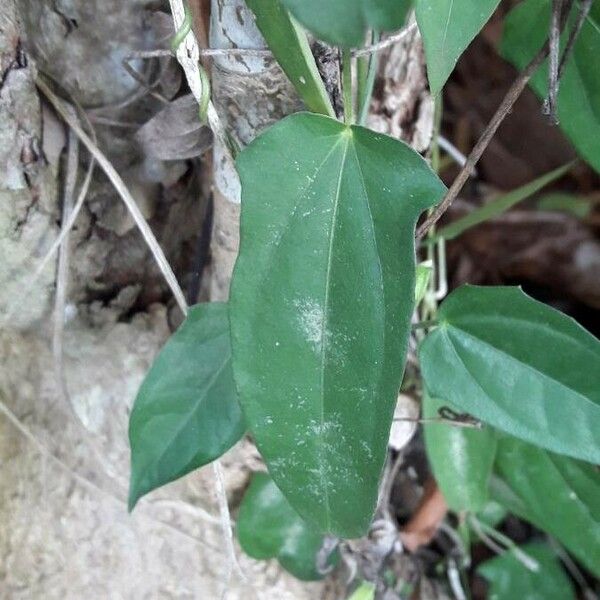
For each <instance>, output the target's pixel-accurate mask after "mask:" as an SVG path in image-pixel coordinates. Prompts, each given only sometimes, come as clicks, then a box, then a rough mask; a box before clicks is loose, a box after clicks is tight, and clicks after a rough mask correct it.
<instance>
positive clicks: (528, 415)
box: [420, 286, 600, 462]
mask: <svg viewBox="0 0 600 600" xmlns="http://www.w3.org/2000/svg"><path fill="white" fill-rule="evenodd" d="M440 319H441V321H442V322H443V325H442V326H441V327H439V328H438V329H436V330H434V331H433V332H431V333H430V334H429V335H428V336H427V338H426V339H425V340H424V342H423V344H422V346H421V351H420V353H421V361H422V368H423V376H424V378H425V380H426V382H427V386H428V388H430V389H431V390H432V393H434V394H436V395H441V394H442V393H443V394H444V395H445V397H446V398H448V400H449V401H450V402H452V404H455V405H456V406H458V407H459V408H460V409H461V410H465V411H467V412H469V413H471V414H472V415H474V416H476V417H477V418H479V419H480V420H482V421H484V422H486V423H489V424H491V425H493V426H494V427H496V428H498V429H500V430H501V431H505V432H506V433H510V434H511V435H515V436H517V437H519V438H521V439H524V440H526V441H529V442H531V443H534V444H538V445H540V446H542V447H544V448H547V449H549V450H552V451H554V452H558V453H562V454H567V455H569V456H573V457H575V458H580V459H583V460H588V461H590V462H598V461H599V460H600V385H599V382H598V379H599V378H600V343H599V341H598V340H597V339H596V338H594V337H593V336H592V335H591V334H590V333H588V332H587V331H585V330H584V329H583V328H582V327H580V326H579V325H578V324H577V323H575V321H573V320H572V319H570V318H568V317H567V316H565V315H563V314H561V313H559V312H558V311H556V310H554V309H552V308H550V307H548V306H546V305H544V304H541V303H539V302H536V301H534V300H533V299H531V298H529V297H528V296H526V295H525V294H524V293H523V292H521V291H520V290H519V289H518V288H502V287H498V288H481V287H476V286H463V287H462V288H459V289H458V290H456V291H455V292H453V293H452V294H451V295H450V296H448V298H447V299H446V301H445V302H444V303H443V304H442V307H441V309H440Z"/></svg>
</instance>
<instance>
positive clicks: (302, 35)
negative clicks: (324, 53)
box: [247, 0, 335, 117]
mask: <svg viewBox="0 0 600 600" xmlns="http://www.w3.org/2000/svg"><path fill="white" fill-rule="evenodd" d="M247 4H248V6H249V7H250V9H251V10H252V12H253V13H254V15H255V16H256V25H257V26H258V28H259V29H260V32H261V33H262V34H263V37H264V38H265V40H266V41H267V44H268V45H269V48H270V49H271V51H272V52H273V54H274V55H275V58H276V59H277V62H278V63H279V64H280V65H281V68H282V69H283V70H284V72H285V74H286V75H287V76H288V78H289V80H290V81H291V82H292V84H293V85H294V87H295V88H296V90H297V91H298V94H299V95H300V97H301V98H302V100H303V101H304V104H305V105H306V108H308V109H309V110H311V111H313V112H317V113H321V114H323V115H329V116H331V117H334V116H335V114H334V112H333V107H332V106H331V101H330V100H329V96H328V95H327V91H326V89H325V84H324V83H323V80H322V79H321V75H320V74H319V71H318V70H317V65H316V63H315V59H314V56H313V54H312V52H311V50H310V45H309V43H308V39H307V36H306V32H305V31H304V30H303V29H302V28H301V27H300V26H299V25H298V24H297V23H296V22H295V20H294V19H293V17H292V16H291V15H290V14H289V13H288V11H287V10H286V9H285V8H284V7H283V5H282V4H281V1H280V0H247Z"/></svg>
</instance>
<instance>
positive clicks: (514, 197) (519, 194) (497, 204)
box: [428, 162, 575, 243]
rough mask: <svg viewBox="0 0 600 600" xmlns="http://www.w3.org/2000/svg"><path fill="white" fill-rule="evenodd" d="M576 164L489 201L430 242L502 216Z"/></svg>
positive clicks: (441, 230) (459, 233) (448, 226)
mask: <svg viewBox="0 0 600 600" xmlns="http://www.w3.org/2000/svg"><path fill="white" fill-rule="evenodd" d="M574 164H575V163H574V162H570V163H568V164H566V165H563V166H562V167H559V168H558V169H554V171H550V172H549V173H546V174H545V175H542V176H541V177H538V178H537V179H534V180H533V181H530V182H529V183H526V184H525V185H524V186H521V187H520V188H517V189H516V190H513V191H511V192H508V194H503V195H501V196H498V197H497V198H494V199H493V200H492V201H491V202H488V203H487V204H485V205H484V206H482V207H480V208H477V209H475V210H474V211H472V212H470V213H469V214H468V215H466V216H464V217H462V218H461V219H457V220H456V221H454V222H452V223H450V224H449V225H446V226H445V227H442V228H441V229H440V230H439V231H438V233H437V235H436V236H435V237H434V238H433V239H431V240H428V243H432V242H435V241H437V240H438V239H439V238H444V239H446V240H453V239H454V238H457V237H458V236H459V235H461V234H463V233H464V232H465V231H467V230H469V229H471V228H472V227H475V226H476V225H479V224H480V223H484V222H485V221H489V220H490V219H494V218H496V217H498V216H500V215H501V214H503V213H505V212H506V211H507V210H509V209H511V208H512V207H513V206H515V204H518V203H519V202H523V200H527V198H530V197H531V196H533V195H534V194H536V193H537V192H539V191H540V190H541V189H542V188H544V187H546V186H547V185H548V184H549V183H552V182H553V181H556V180H557V179H560V178H561V177H562V176H563V175H564V174H565V173H567V171H569V169H570V168H571V167H572V166H573V165H574Z"/></svg>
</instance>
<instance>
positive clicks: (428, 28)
mask: <svg viewBox="0 0 600 600" xmlns="http://www.w3.org/2000/svg"><path fill="white" fill-rule="evenodd" d="M499 3H500V0H416V2H415V4H416V13H417V22H418V24H419V29H420V30H421V35H422V36H423V44H424V45H425V56H426V58H427V74H428V76H429V87H430V88H431V92H432V93H433V94H434V95H435V94H437V93H438V92H440V90H441V89H442V88H443V87H444V84H445V83H446V81H447V79H448V77H450V73H452V71H453V69H454V67H455V65H456V63H457V61H458V59H459V58H460V55H461V54H462V53H463V52H464V51H465V50H466V49H467V46H468V45H469V44H470V43H471V42H472V41H473V38H474V37H475V36H476V35H477V34H478V33H479V31H480V30H481V29H482V28H483V26H484V25H485V24H486V22H487V20H488V19H489V18H490V17H491V16H492V13H493V12H494V11H495V10H496V7H497V6H498V4H499Z"/></svg>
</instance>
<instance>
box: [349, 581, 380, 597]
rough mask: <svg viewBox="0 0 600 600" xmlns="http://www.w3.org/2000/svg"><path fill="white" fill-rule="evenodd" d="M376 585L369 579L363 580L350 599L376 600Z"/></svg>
mask: <svg viewBox="0 0 600 600" xmlns="http://www.w3.org/2000/svg"><path fill="white" fill-rule="evenodd" d="M374 598H375V585H374V584H372V583H369V582H368V581H363V582H362V583H361V584H360V586H358V588H356V590H354V593H353V594H352V596H350V598H348V600H374Z"/></svg>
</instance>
